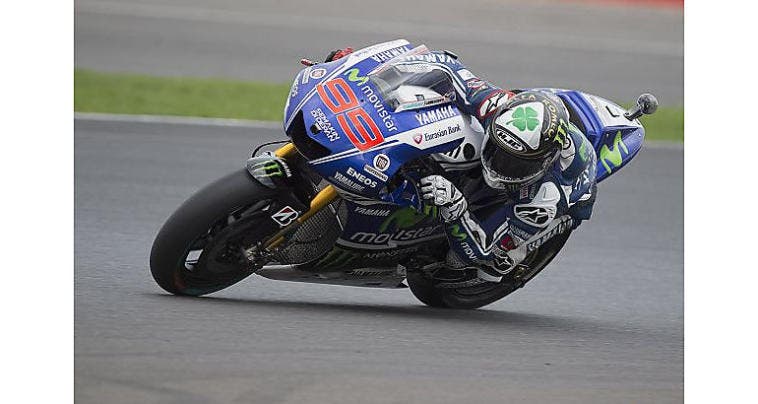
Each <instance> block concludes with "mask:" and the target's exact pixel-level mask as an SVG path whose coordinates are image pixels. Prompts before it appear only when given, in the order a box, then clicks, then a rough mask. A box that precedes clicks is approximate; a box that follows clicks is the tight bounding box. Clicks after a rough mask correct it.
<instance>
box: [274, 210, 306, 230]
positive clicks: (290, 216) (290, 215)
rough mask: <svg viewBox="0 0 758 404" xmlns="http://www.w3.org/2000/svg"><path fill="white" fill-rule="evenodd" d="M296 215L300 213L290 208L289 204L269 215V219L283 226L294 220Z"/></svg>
mask: <svg viewBox="0 0 758 404" xmlns="http://www.w3.org/2000/svg"><path fill="white" fill-rule="evenodd" d="M298 216H300V214H299V213H298V212H297V211H296V210H295V209H292V208H291V207H290V206H285V207H283V208H281V209H279V211H278V212H276V213H274V214H273V215H271V219H273V220H274V221H275V222H276V223H278V224H279V226H280V227H284V226H287V225H288V224H290V223H292V222H293V221H295V219H297V218H298Z"/></svg>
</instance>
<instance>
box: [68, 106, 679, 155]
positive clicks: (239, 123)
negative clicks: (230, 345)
mask: <svg viewBox="0 0 758 404" xmlns="http://www.w3.org/2000/svg"><path fill="white" fill-rule="evenodd" d="M74 119H75V120H77V121H96V122H136V123H159V124H169V125H197V126H225V127H237V128H257V129H280V130H281V129H282V124H281V123H279V122H273V121H252V120H247V119H227V118H201V117H196V116H174V115H126V114H102V113H92V112H75V113H74ZM644 148H650V149H670V150H683V149H684V144H682V143H676V142H669V141H663V140H648V141H646V142H645V146H644Z"/></svg>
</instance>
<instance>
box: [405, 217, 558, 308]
mask: <svg viewBox="0 0 758 404" xmlns="http://www.w3.org/2000/svg"><path fill="white" fill-rule="evenodd" d="M570 234H571V232H567V233H564V234H560V235H558V236H555V237H554V238H552V239H550V240H548V241H547V242H546V243H545V244H543V245H542V246H541V247H540V248H539V249H537V250H536V251H534V252H533V253H531V254H529V255H528V256H527V257H526V258H525V259H524V261H523V262H522V263H521V264H519V266H517V267H516V269H514V270H513V271H512V272H511V273H509V274H508V275H506V276H505V277H503V280H502V281H500V282H498V283H494V282H486V281H482V280H480V279H479V278H478V277H477V274H476V269H466V270H463V271H461V270H456V271H452V270H443V271H445V275H448V276H444V277H441V276H440V275H439V274H438V273H426V272H423V271H409V272H408V278H407V279H408V286H409V287H410V289H411V292H413V295H414V296H416V298H417V299H419V300H420V301H421V302H422V303H424V304H426V305H428V306H432V307H444V308H452V309H476V308H479V307H482V306H486V305H488V304H490V303H493V302H496V301H498V300H500V299H502V298H504V297H506V296H508V295H509V294H511V293H513V292H514V291H515V290H516V289H519V288H521V287H522V286H524V285H525V284H526V283H527V282H528V281H529V280H531V279H532V278H534V277H535V276H536V275H537V274H538V273H539V272H540V271H542V270H543V269H544V268H545V267H546V266H547V265H548V264H549V263H550V261H552V260H553V258H555V256H556V255H557V254H558V252H559V251H560V250H561V248H563V245H564V244H565V243H566V240H568V238H569V235H570ZM451 273H452V274H457V277H458V279H450V278H451V277H450V276H449V275H450V274H451Z"/></svg>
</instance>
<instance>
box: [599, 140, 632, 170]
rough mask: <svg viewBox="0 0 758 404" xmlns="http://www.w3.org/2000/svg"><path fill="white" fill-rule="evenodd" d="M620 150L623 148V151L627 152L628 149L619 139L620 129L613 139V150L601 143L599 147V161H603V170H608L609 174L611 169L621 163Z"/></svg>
mask: <svg viewBox="0 0 758 404" xmlns="http://www.w3.org/2000/svg"><path fill="white" fill-rule="evenodd" d="M621 150H623V151H624V153H626V154H629V150H628V149H627V148H626V145H625V144H624V141H623V140H622V139H621V131H618V132H617V133H616V138H615V139H613V150H611V149H609V148H608V146H606V145H603V147H601V148H600V162H602V163H603V167H605V171H608V173H609V174H610V172H611V171H612V169H614V168H616V167H619V166H620V165H621V163H622V161H623V159H622V158H621Z"/></svg>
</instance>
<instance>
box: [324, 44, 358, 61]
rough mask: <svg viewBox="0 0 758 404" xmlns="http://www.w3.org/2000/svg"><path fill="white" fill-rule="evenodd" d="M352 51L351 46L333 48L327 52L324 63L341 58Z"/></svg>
mask: <svg viewBox="0 0 758 404" xmlns="http://www.w3.org/2000/svg"><path fill="white" fill-rule="evenodd" d="M351 53H353V48H351V47H349V46H348V47H347V48H345V49H337V50H333V51H331V52H330V53H329V55H327V56H326V60H324V62H325V63H328V62H331V61H333V60H337V59H341V58H343V57H345V56H347V55H349V54H351Z"/></svg>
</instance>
